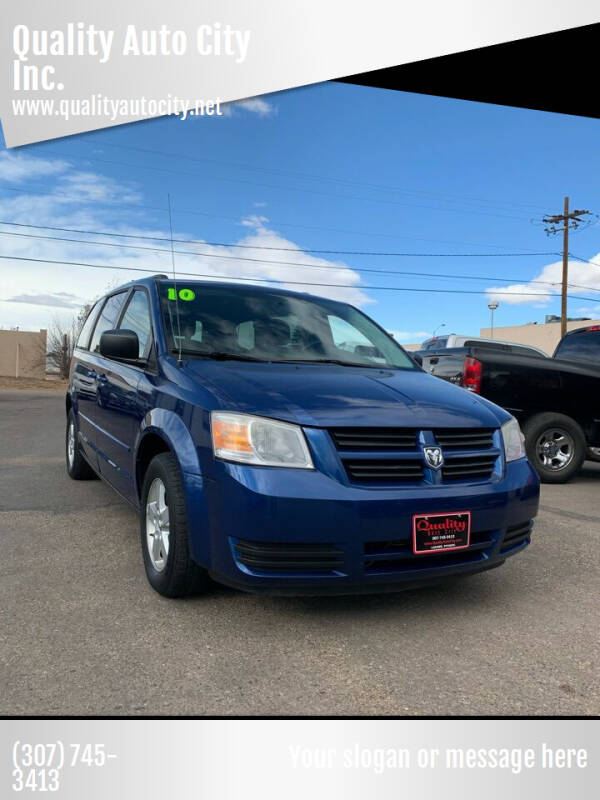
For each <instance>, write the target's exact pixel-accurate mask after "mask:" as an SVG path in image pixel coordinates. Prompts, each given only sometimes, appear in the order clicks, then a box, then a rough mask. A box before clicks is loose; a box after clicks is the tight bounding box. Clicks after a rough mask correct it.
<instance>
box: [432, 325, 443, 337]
mask: <svg viewBox="0 0 600 800" xmlns="http://www.w3.org/2000/svg"><path fill="white" fill-rule="evenodd" d="M445 327H446V323H445V322H441V323H440V324H439V325H438V326H437V328H435V330H434V331H433V333H432V334H431V337H432V338H433V339H435V335H436V333H437V332H438V331H439V329H440V328H445Z"/></svg>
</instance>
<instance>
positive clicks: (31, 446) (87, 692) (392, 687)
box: [0, 390, 600, 715]
mask: <svg viewBox="0 0 600 800" xmlns="http://www.w3.org/2000/svg"><path fill="white" fill-rule="evenodd" d="M64 421H65V416H64V397H63V395H62V393H58V392H48V391H44V392H26V391H10V390H9V391H0V486H1V491H0V554H1V555H0V714H17V715H20V714H28V715H45V714H50V715H61V714H67V715H122V714H128V715H137V714H140V715H148V714H151V715H162V714H175V715H178V714H194V715H195V714H199V715H259V714H269V715H270V714H277V715H304V714H325V715H332V714H344V715H364V714H383V715H389V714H394V715H423V714H427V715H429V714H435V715H437V714H442V715H445V714H450V715H495V714H500V715H504V714H517V715H519V714H527V715H529V714H532V715H540V714H544V715H545V714H561V715H574V714H600V680H599V678H600V642H599V635H598V631H599V627H598V619H599V618H600V552H599V551H600V520H599V514H598V509H599V498H600V464H592V463H589V462H588V463H586V465H585V466H584V469H583V470H582V472H581V474H580V476H579V477H578V478H577V479H576V480H574V481H573V482H572V483H570V484H567V485H564V486H544V487H543V489H542V507H541V512H540V515H539V517H538V521H537V524H536V527H535V530H534V534H533V539H532V544H531V546H530V547H529V548H528V549H527V550H526V551H525V552H524V553H522V554H520V555H518V556H516V557H515V558H512V559H509V560H508V561H507V562H506V564H505V565H504V566H502V567H501V568H500V569H497V570H493V571H491V572H488V573H482V574H480V575H477V576H473V577H470V578H467V579H464V580H461V581H456V582H454V583H452V584H449V585H447V586H444V587H438V588H428V589H421V590H418V591H411V592H403V593H398V594H389V595H370V596H360V597H335V598H316V597H311V598H282V597H263V596H254V595H249V594H244V593H242V592H236V591H232V590H230V589H225V588H220V587H215V589H214V591H212V592H211V593H210V594H208V595H205V596H203V597H199V598H194V599H191V600H178V601H173V600H167V599H164V598H162V597H160V596H159V595H158V594H156V593H155V592H154V591H153V590H152V589H151V588H150V586H149V585H148V583H147V581H146V578H145V575H144V570H143V566H142V559H141V553H140V545H139V534H138V523H137V518H136V516H135V513H134V512H133V510H132V509H131V508H130V507H129V506H128V505H127V504H126V503H125V502H124V501H123V500H121V499H120V498H119V496H118V495H117V494H115V493H114V492H113V491H112V490H111V489H110V488H109V487H107V486H106V485H105V484H104V483H102V482H101V481H98V480H95V481H86V482H83V481H82V482H76V481H71V480H70V479H69V478H68V476H67V474H66V472H65V468H64V455H63V440H64Z"/></svg>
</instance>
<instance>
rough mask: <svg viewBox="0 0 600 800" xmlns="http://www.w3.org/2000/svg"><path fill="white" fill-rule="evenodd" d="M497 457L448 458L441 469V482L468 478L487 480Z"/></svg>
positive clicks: (457, 456)
mask: <svg viewBox="0 0 600 800" xmlns="http://www.w3.org/2000/svg"><path fill="white" fill-rule="evenodd" d="M497 457H498V456H497V455H496V454H494V455H489V456H486V455H476V456H459V455H453V456H448V457H446V459H445V462H444V466H443V467H442V478H443V480H449V481H457V480H463V481H464V480H468V479H470V478H476V479H483V478H489V477H490V475H491V474H492V472H493V471H494V464H495V463H496V459H497Z"/></svg>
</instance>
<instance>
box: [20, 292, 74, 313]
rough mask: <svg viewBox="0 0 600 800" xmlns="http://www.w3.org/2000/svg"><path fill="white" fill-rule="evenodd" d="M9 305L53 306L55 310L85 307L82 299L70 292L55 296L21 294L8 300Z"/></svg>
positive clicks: (57, 293)
mask: <svg viewBox="0 0 600 800" xmlns="http://www.w3.org/2000/svg"><path fill="white" fill-rule="evenodd" d="M6 302H8V303H26V304H27V305H31V306H52V307H53V308H71V309H75V310H78V309H80V308H81V306H82V305H83V301H82V299H81V298H80V297H79V298H78V297H77V295H74V294H71V293H70V292H55V293H53V294H19V295H15V296H14V297H9V298H8V299H7V301H6Z"/></svg>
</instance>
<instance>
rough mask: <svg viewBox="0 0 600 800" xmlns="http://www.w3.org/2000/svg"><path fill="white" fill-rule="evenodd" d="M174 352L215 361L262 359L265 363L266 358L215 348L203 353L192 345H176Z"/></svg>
mask: <svg viewBox="0 0 600 800" xmlns="http://www.w3.org/2000/svg"><path fill="white" fill-rule="evenodd" d="M171 352H172V353H181V354H182V355H186V356H195V357H196V358H210V359H212V360H213V361H260V362H262V363H265V359H264V358H255V357H254V356H247V355H244V354H243V353H225V352H222V351H220V350H213V351H211V352H209V353H203V352H202V351H201V350H194V349H193V348H191V347H182V348H181V349H179V348H178V347H174V348H173V349H172V350H171Z"/></svg>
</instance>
